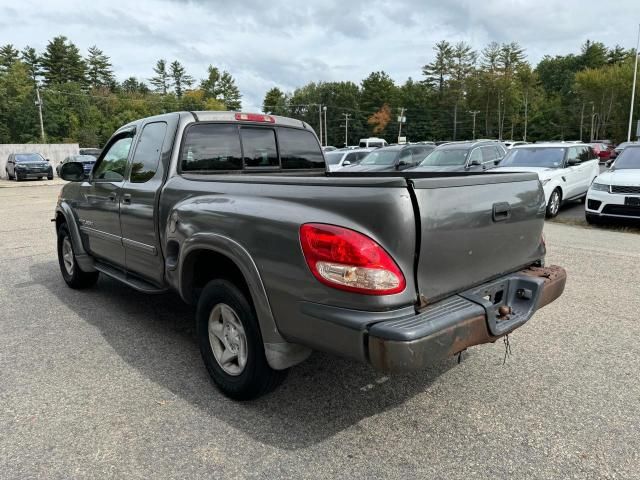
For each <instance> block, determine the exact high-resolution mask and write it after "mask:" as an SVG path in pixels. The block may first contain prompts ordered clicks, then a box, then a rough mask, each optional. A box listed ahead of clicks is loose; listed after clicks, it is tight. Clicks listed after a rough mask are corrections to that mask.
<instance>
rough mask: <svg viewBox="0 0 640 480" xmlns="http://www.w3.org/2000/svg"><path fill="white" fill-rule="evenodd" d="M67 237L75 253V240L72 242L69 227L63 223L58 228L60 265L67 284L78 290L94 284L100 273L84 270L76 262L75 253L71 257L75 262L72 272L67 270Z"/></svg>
mask: <svg viewBox="0 0 640 480" xmlns="http://www.w3.org/2000/svg"><path fill="white" fill-rule="evenodd" d="M65 239H67V240H68V241H69V244H70V248H71V252H72V253H73V242H71V236H70V235H69V229H68V228H67V225H66V223H63V224H62V225H60V228H58V264H59V265H60V273H62V278H63V279H64V281H65V282H66V284H67V285H69V286H70V287H71V288H74V289H77V290H81V289H83V288H89V287H92V286H94V285H95V284H96V282H97V281H98V277H99V276H100V273H99V272H84V271H82V270H80V267H79V266H78V262H76V258H75V254H74V255H72V259H71V260H72V262H73V267H72V268H71V272H69V271H68V270H67V267H66V266H65V260H64V257H63V244H64V242H65Z"/></svg>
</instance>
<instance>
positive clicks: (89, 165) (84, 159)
mask: <svg viewBox="0 0 640 480" xmlns="http://www.w3.org/2000/svg"><path fill="white" fill-rule="evenodd" d="M68 162H79V163H81V164H82V167H83V168H84V174H85V175H86V176H89V174H90V173H91V169H93V166H94V165H95V163H96V157H94V156H93V155H70V156H68V157H67V158H65V159H64V160H62V162H60V164H59V165H58V166H57V167H56V173H57V174H58V176H60V169H61V168H62V165H64V164H65V163H68Z"/></svg>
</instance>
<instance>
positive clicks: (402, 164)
mask: <svg viewBox="0 0 640 480" xmlns="http://www.w3.org/2000/svg"><path fill="white" fill-rule="evenodd" d="M407 165H409V164H408V163H407V162H405V161H404V160H400V161H399V162H398V164H397V165H396V169H398V170H400V169H401V168H404V167H406V166H407Z"/></svg>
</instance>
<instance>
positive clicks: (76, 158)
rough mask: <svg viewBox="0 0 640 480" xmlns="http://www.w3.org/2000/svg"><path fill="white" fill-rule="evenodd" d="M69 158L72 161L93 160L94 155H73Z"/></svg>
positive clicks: (94, 159)
mask: <svg viewBox="0 0 640 480" xmlns="http://www.w3.org/2000/svg"><path fill="white" fill-rule="evenodd" d="M71 160H72V161H74V162H95V161H96V157H94V156H93V155H74V156H73V157H71Z"/></svg>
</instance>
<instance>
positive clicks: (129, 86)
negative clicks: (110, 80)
mask: <svg viewBox="0 0 640 480" xmlns="http://www.w3.org/2000/svg"><path fill="white" fill-rule="evenodd" d="M120 88H121V90H122V91H123V92H127V93H142V94H145V93H149V87H147V85H146V84H145V83H144V82H139V81H138V79H137V78H136V77H129V78H127V79H126V80H125V81H123V82H122V84H121V85H120Z"/></svg>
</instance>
